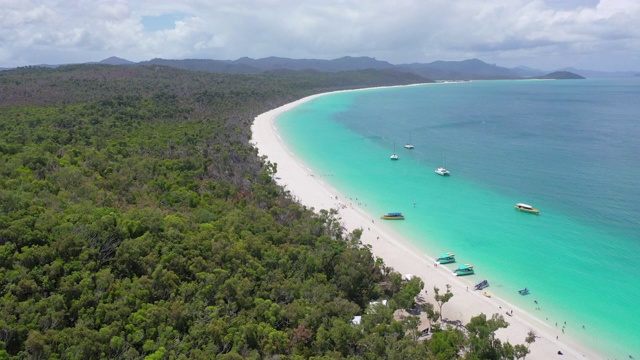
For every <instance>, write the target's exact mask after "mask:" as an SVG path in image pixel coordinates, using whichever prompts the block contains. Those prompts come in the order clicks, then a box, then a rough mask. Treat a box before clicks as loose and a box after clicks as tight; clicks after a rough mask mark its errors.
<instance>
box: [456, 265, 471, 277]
mask: <svg viewBox="0 0 640 360" xmlns="http://www.w3.org/2000/svg"><path fill="white" fill-rule="evenodd" d="M473 273H474V271H473V265H471V264H464V265H460V266H458V268H457V269H455V270H453V274H454V275H455V276H464V275H472V274H473Z"/></svg>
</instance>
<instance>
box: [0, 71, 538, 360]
mask: <svg viewBox="0 0 640 360" xmlns="http://www.w3.org/2000/svg"><path fill="white" fill-rule="evenodd" d="M423 81H425V79H423V78H420V77H418V76H416V75H412V74H405V73H401V72H395V71H388V70H387V71H374V70H365V71H354V72H340V73H319V72H312V71H275V72H268V73H262V74H253V75H232V74H216V73H207V72H197V71H189V70H180V69H175V68H169V67H163V66H153V65H148V66H107V65H69V66H62V67H58V68H53V69H52V68H44V67H26V68H18V69H15V70H10V71H2V72H0V134H1V136H0V359H245V358H248V359H381V358H385V359H456V358H464V359H519V358H524V357H525V356H526V355H527V354H528V353H529V346H530V345H531V343H532V342H533V341H535V335H534V334H530V336H528V337H527V338H526V339H522V341H523V344H510V343H508V342H504V343H503V342H501V341H500V339H498V338H497V337H496V336H495V331H496V330H498V329H500V328H503V327H506V326H508V323H507V322H506V321H505V320H504V318H502V316H501V315H497V314H493V315H491V314H479V315H478V316H476V317H474V318H473V319H472V320H471V322H469V323H468V324H465V325H463V326H457V327H456V326H452V325H450V324H447V323H445V322H442V321H440V320H441V319H442V313H445V314H446V302H447V301H448V300H449V299H451V297H452V296H454V294H453V293H451V292H450V291H449V289H442V290H440V289H434V292H435V295H433V296H432V298H430V299H427V301H426V302H417V301H416V297H417V295H418V294H419V293H420V292H421V291H422V290H423V289H424V287H425V283H427V284H428V279H419V278H414V279H411V280H410V281H404V280H403V279H402V276H401V275H400V274H398V273H397V272H395V271H394V270H393V269H391V268H389V267H387V266H385V263H384V260H383V259H380V258H375V257H374V256H373V255H372V252H371V250H370V248H369V247H367V246H364V245H363V244H361V242H360V232H359V231H354V232H352V233H345V232H344V230H343V229H342V227H341V226H340V219H339V217H338V215H337V213H336V212H335V211H331V210H320V209H316V210H314V209H309V208H306V207H305V206H303V205H301V204H299V203H297V202H296V201H295V200H294V199H293V197H292V196H290V194H288V193H287V191H285V190H284V189H283V188H281V187H279V186H277V185H276V184H275V182H274V181H273V179H272V176H273V174H274V173H275V171H276V169H277V164H273V163H270V162H269V161H268V159H265V158H260V157H259V156H258V152H257V150H256V149H255V148H254V147H253V146H252V145H251V144H250V140H251V129H250V127H251V123H252V121H253V119H254V118H255V117H256V116H257V115H258V114H261V113H263V112H265V111H268V110H270V109H273V108H275V107H278V106H280V105H283V104H286V103H288V102H291V101H294V100H297V99H300V98H302V97H304V96H308V95H311V94H315V93H320V92H326V91H331V90H338V89H354V88H363V87H372V86H382V85H404V84H411V83H420V82H423ZM429 293H432V292H431V291H429ZM382 300H386V305H382V304H381V302H382ZM376 304H377V305H376ZM416 308H417V309H418V311H425V312H427V314H428V316H429V321H430V324H428V326H425V324H420V323H419V321H418V318H417V317H416V316H412V315H410V314H411V312H406V311H404V312H403V313H405V314H408V316H403V317H399V316H397V314H398V313H399V312H400V311H401V310H403V309H416ZM354 316H362V318H361V319H362V321H361V322H360V324H354V323H353V322H352V319H353V318H354ZM425 327H430V328H431V331H430V332H429V333H428V335H427V336H424V335H426V334H425V333H421V332H420V331H419V330H418V329H419V328H420V329H424V328H425Z"/></svg>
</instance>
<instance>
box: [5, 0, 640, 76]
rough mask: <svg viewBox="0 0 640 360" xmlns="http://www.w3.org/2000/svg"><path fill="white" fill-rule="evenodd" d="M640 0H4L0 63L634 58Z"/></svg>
mask: <svg viewBox="0 0 640 360" xmlns="http://www.w3.org/2000/svg"><path fill="white" fill-rule="evenodd" d="M639 24H640V1H639V0H600V1H598V0H537V1H531V0H411V1H409V0H253V1H250V0H182V1H180V0H106V1H102V0H0V67H15V66H24V65H38V64H64V63H81V62H90V61H100V60H102V59H105V58H107V57H110V56H118V57H121V58H124V59H127V60H131V61H136V62H137V61H143V60H150V59H153V58H165V59H188V58H197V59H218V60H234V59H237V58H240V57H243V56H248V57H251V58H262V57H267V56H281V57H289V58H297V59H300V58H316V59H335V58H338V57H342V56H347V55H348V56H370V57H375V58H376V59H379V60H386V61H389V62H391V63H393V64H404V63H412V62H421V63H425V62H431V61H435V60H465V59H471V58H478V59H480V60H483V61H485V62H488V63H495V64H497V65H500V66H506V67H515V66H519V65H525V66H530V67H534V68H539V69H543V70H555V69H558V68H563V67H569V66H572V67H576V68H579V69H591V70H634V71H638V70H640V25H639Z"/></svg>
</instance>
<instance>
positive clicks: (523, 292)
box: [518, 288, 529, 295]
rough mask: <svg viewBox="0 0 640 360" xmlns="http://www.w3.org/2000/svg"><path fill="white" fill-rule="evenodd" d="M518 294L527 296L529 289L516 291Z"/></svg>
mask: <svg viewBox="0 0 640 360" xmlns="http://www.w3.org/2000/svg"><path fill="white" fill-rule="evenodd" d="M518 293H519V294H520V295H529V289H527V288H524V289H521V290H518Z"/></svg>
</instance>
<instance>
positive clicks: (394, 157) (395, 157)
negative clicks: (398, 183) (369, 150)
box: [389, 143, 400, 160]
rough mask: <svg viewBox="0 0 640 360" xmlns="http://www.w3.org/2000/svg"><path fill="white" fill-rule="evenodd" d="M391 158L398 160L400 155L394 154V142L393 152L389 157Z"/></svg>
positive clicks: (394, 144)
mask: <svg viewBox="0 0 640 360" xmlns="http://www.w3.org/2000/svg"><path fill="white" fill-rule="evenodd" d="M389 158H390V159H391V160H398V159H400V157H399V156H398V154H396V143H393V154H391V156H390V157H389Z"/></svg>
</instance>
